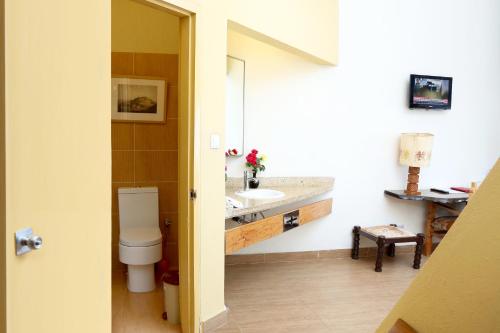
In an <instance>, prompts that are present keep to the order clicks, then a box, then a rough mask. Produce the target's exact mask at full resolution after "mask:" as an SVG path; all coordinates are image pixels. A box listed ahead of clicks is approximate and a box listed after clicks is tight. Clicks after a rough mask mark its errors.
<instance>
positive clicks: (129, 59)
mask: <svg viewBox="0 0 500 333" xmlns="http://www.w3.org/2000/svg"><path fill="white" fill-rule="evenodd" d="M111 73H112V75H133V74H134V54H133V53H128V52H112V53H111Z"/></svg>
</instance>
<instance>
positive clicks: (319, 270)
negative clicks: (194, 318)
mask: <svg viewBox="0 0 500 333" xmlns="http://www.w3.org/2000/svg"><path fill="white" fill-rule="evenodd" d="M412 258H413V255H411V254H406V253H404V254H403V253H402V254H397V255H396V257H395V258H387V257H386V258H384V267H383V272H382V273H375V272H374V271H373V266H374V263H375V258H373V257H371V258H360V259H359V260H358V261H354V260H351V259H321V260H311V261H300V262H281V263H263V264H244V265H233V266H227V267H226V305H227V306H228V308H229V322H228V323H227V324H226V325H224V326H223V327H220V328H219V329H217V330H216V333H261V332H272V333H281V332H287V333H294V332H301V333H303V332H307V333H331V332H338V333H344V332H355V333H364V332H366V333H368V332H369V333H373V332H374V331H375V330H376V328H377V327H378V325H379V324H380V322H381V321H382V320H383V319H384V318H385V316H386V315H387V313H388V312H389V311H390V310H391V308H392V306H393V305H394V304H395V303H396V301H397V300H398V299H399V297H400V296H401V295H402V294H403V292H404V291H405V290H406V288H407V287H408V285H409V284H410V282H411V281H412V280H413V278H414V277H415V276H416V274H417V272H418V271H417V270H414V269H413V268H412V267H411V265H412ZM425 260H426V258H425V257H424V258H423V262H424V263H425ZM162 302H163V291H162V290H161V288H159V287H158V288H157V289H156V291H154V292H152V293H147V294H132V293H129V292H128V291H127V286H126V280H125V275H124V274H123V273H119V274H116V273H115V274H114V275H113V333H132V332H134V333H135V332H137V333H142V332H144V333H155V332H162V333H173V332H175V333H179V332H181V330H180V327H178V326H175V325H170V324H168V322H166V321H164V320H163V319H162V316H161V315H162V312H163V303H162Z"/></svg>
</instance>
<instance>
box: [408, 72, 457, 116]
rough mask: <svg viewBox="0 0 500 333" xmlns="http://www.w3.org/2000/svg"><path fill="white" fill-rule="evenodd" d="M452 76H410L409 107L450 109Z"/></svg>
mask: <svg viewBox="0 0 500 333" xmlns="http://www.w3.org/2000/svg"><path fill="white" fill-rule="evenodd" d="M452 81H453V78H451V77H443V76H430V75H416V74H412V75H411V76H410V109H450V108H451V85H452Z"/></svg>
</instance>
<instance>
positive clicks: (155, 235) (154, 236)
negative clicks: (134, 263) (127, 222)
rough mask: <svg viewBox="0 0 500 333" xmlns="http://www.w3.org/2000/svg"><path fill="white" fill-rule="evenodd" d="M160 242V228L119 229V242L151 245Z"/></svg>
mask: <svg viewBox="0 0 500 333" xmlns="http://www.w3.org/2000/svg"><path fill="white" fill-rule="evenodd" d="M160 242H161V232H160V228H126V229H122V230H120V243H121V244H123V245H126V246H151V245H156V244H159V243H160Z"/></svg>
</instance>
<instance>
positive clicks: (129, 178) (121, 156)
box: [112, 151, 134, 182]
mask: <svg viewBox="0 0 500 333" xmlns="http://www.w3.org/2000/svg"><path fill="white" fill-rule="evenodd" d="M112 179H113V182H133V181H134V152H133V151H113V152H112Z"/></svg>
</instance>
